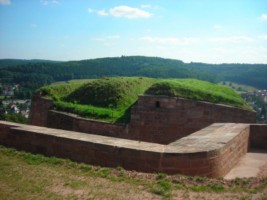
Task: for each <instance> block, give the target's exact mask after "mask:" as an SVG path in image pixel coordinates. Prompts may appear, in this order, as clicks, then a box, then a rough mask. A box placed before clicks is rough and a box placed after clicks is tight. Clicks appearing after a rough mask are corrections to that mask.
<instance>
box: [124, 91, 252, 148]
mask: <svg viewBox="0 0 267 200" xmlns="http://www.w3.org/2000/svg"><path fill="white" fill-rule="evenodd" d="M255 120H256V114H255V112H252V111H248V110H243V109H239V108H235V107H231V106H226V105H221V104H213V103H208V102H201V101H194V100H188V99H183V98H176V97H173V98H171V97H166V96H149V95H144V96H139V98H138V104H137V105H135V106H134V107H133V108H132V115H131V122H130V124H129V135H133V136H135V137H136V138H134V139H136V140H141V141H147V142H158V141H160V142H159V143H161V144H168V143H170V142H172V141H174V140H177V139H179V138H182V137H185V136H187V135H189V134H191V133H193V132H196V131H198V130H200V129H202V128H204V127H206V126H209V125H210V124H213V123H228V122H229V123H255Z"/></svg>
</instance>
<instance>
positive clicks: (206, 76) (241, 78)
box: [0, 56, 267, 97]
mask: <svg viewBox="0 0 267 200" xmlns="http://www.w3.org/2000/svg"><path fill="white" fill-rule="evenodd" d="M116 76H142V77H152V78H194V79H199V80H205V81H209V82H213V83H218V82H221V81H231V82H235V83H239V84H244V85H250V86H253V87H255V88H258V89H266V88H267V78H266V77H267V64H207V63H193V62H191V63H184V62H182V61H180V60H174V59H164V58H159V57H144V56H121V57H113V58H98V59H89V60H81V61H67V62H58V61H49V60H14V59H2V60H0V83H1V84H3V85H4V84H14V83H15V84H19V85H20V90H19V91H17V93H16V96H18V97H19V96H29V95H30V93H31V92H33V91H34V90H36V89H37V88H39V87H41V86H44V85H47V84H50V83H53V82H58V81H68V80H71V79H88V78H99V77H116Z"/></svg>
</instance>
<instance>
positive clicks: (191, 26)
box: [0, 0, 267, 64]
mask: <svg viewBox="0 0 267 200" xmlns="http://www.w3.org/2000/svg"><path fill="white" fill-rule="evenodd" d="M122 55H123V56H132V55H143V56H153V57H154V56H156V57H163V58H172V59H177V60H182V61H184V62H206V63H265V64H266V63H267V0H0V59H2V58H15V59H48V60H60V61H69V60H84V59H92V58H102V57H118V56H122Z"/></svg>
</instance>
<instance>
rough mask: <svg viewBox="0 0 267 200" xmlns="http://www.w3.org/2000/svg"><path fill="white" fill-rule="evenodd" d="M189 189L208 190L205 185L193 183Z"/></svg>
mask: <svg viewBox="0 0 267 200" xmlns="http://www.w3.org/2000/svg"><path fill="white" fill-rule="evenodd" d="M190 189H191V190H192V191H194V192H205V191H209V187H207V186H205V185H194V186H191V187H190Z"/></svg>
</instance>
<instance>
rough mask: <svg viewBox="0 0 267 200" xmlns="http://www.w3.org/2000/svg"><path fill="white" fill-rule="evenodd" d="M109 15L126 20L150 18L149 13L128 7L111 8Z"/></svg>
mask: <svg viewBox="0 0 267 200" xmlns="http://www.w3.org/2000/svg"><path fill="white" fill-rule="evenodd" d="M109 13H110V15H112V16H113V17H124V18H127V19H136V18H150V17H151V16H152V14H151V13H149V12H146V11H144V10H141V9H138V8H133V7H129V6H117V7H114V8H111V9H110V10H109Z"/></svg>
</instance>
